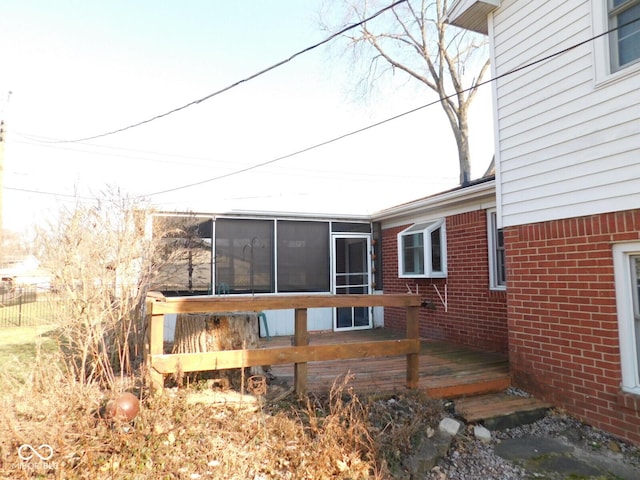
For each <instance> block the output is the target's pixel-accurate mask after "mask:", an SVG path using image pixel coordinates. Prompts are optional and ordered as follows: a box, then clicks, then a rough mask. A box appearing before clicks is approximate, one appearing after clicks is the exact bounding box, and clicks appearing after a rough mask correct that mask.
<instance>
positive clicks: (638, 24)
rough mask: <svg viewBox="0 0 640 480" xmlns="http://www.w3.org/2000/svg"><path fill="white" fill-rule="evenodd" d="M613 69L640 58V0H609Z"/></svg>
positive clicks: (618, 68)
mask: <svg viewBox="0 0 640 480" xmlns="http://www.w3.org/2000/svg"><path fill="white" fill-rule="evenodd" d="M607 16H608V19H609V29H610V30H612V29H615V30H613V31H612V32H611V34H610V37H609V49H610V59H611V71H613V72H615V71H617V70H620V69H621V68H624V67H625V66H627V65H630V64H632V63H635V62H637V61H638V60H640V0H608V5H607Z"/></svg>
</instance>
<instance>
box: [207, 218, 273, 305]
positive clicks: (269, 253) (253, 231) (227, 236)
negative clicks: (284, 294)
mask: <svg viewBox="0 0 640 480" xmlns="http://www.w3.org/2000/svg"><path fill="white" fill-rule="evenodd" d="M273 229H274V225H273V221H272V220H250V219H231V218H220V219H217V220H216V223H215V249H216V250H215V254H216V256H215V271H216V287H217V288H216V290H217V291H220V292H225V293H271V292H273V291H274V288H275V286H274V261H273V251H274V249H273V233H274V232H273Z"/></svg>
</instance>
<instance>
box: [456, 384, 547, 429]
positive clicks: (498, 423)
mask: <svg viewBox="0 0 640 480" xmlns="http://www.w3.org/2000/svg"><path fill="white" fill-rule="evenodd" d="M454 405H455V412H456V414H457V415H459V416H460V417H461V418H462V419H464V420H465V422H467V423H482V424H484V426H485V427H487V428H488V429H489V430H495V429H503V428H509V427H512V426H516V425H521V424H524V423H531V422H533V421H535V420H537V419H538V418H541V417H543V416H544V414H545V413H546V411H547V410H548V409H549V408H551V404H549V403H546V402H543V401H540V400H538V399H536V398H534V397H521V396H517V395H508V394H507V393H505V392H500V393H492V394H486V395H476V396H472V397H464V398H459V399H458V400H455V401H454Z"/></svg>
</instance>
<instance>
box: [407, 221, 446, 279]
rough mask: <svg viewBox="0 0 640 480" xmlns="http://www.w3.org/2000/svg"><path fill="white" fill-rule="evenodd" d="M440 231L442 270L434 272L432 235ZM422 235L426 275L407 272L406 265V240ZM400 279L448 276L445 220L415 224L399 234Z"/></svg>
mask: <svg viewBox="0 0 640 480" xmlns="http://www.w3.org/2000/svg"><path fill="white" fill-rule="evenodd" d="M437 229H440V258H441V267H442V269H441V270H437V271H434V270H433V259H432V257H431V252H432V248H431V233H432V232H433V231H435V230H437ZM420 234H422V249H423V256H422V257H423V261H424V263H423V265H422V270H423V272H424V273H413V272H408V273H407V272H406V269H405V265H404V241H403V240H404V238H405V237H407V236H410V235H420ZM397 240H398V277H399V278H446V276H447V235H446V229H445V221H444V219H439V220H431V221H425V222H419V223H414V224H413V225H411V226H410V227H408V228H405V229H404V230H403V231H401V232H400V233H398V237H397Z"/></svg>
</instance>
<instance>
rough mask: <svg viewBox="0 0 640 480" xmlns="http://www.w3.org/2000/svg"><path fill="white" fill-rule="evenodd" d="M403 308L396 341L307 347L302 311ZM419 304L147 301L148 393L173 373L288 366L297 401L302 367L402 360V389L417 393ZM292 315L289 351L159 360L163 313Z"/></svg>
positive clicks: (349, 298)
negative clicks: (403, 330)
mask: <svg viewBox="0 0 640 480" xmlns="http://www.w3.org/2000/svg"><path fill="white" fill-rule="evenodd" d="M373 306H380V307H404V308H406V311H407V337H406V338H404V339H398V340H376V341H368V342H356V343H340V344H328V345H327V344H325V345H309V332H308V330H307V309H309V308H332V307H373ZM420 306H421V298H420V296H419V295H414V294H399V295H299V296H298V295H296V296H268V297H267V296H265V297H256V296H251V297H242V296H216V297H169V298H164V297H162V296H150V297H149V298H148V301H147V313H148V315H149V322H150V328H149V343H148V346H147V347H148V348H147V351H146V363H147V366H148V367H149V372H150V380H151V385H150V386H151V389H152V391H153V392H154V393H159V392H162V389H163V387H164V375H166V374H171V373H175V372H183V373H187V372H197V371H207V370H221V369H227V368H244V367H253V366H260V365H277V364H286V363H293V364H294V389H295V392H296V394H297V395H298V396H301V395H304V394H306V391H307V363H308V362H316V361H326V360H338V359H354V358H370V357H388V356H399V355H406V356H407V379H406V380H407V383H406V385H407V388H417V387H418V354H419V352H420V340H419V336H418V312H419V308H420ZM281 309H294V310H295V330H294V336H293V342H292V343H293V345H292V346H291V347H276V348H260V349H245V350H224V351H217V352H206V353H181V354H165V353H164V351H163V348H164V315H165V314H168V313H222V312H261V311H264V310H281Z"/></svg>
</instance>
